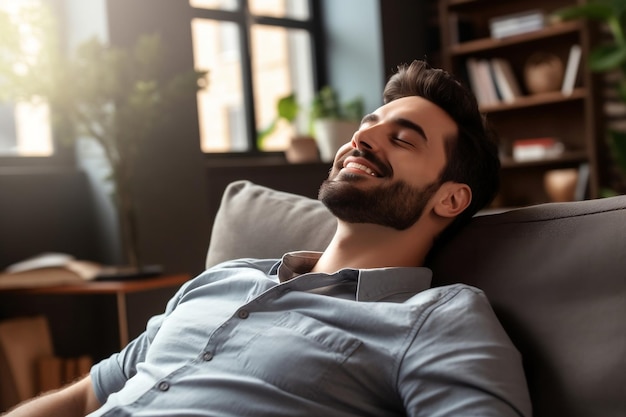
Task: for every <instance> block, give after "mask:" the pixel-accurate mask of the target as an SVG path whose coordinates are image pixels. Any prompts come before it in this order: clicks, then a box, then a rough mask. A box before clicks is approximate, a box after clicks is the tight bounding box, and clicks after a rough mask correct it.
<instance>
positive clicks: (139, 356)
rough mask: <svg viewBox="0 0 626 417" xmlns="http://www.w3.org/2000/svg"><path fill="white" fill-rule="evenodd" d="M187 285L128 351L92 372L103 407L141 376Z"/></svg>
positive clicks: (111, 357)
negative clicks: (139, 372) (140, 367)
mask: <svg viewBox="0 0 626 417" xmlns="http://www.w3.org/2000/svg"><path fill="white" fill-rule="evenodd" d="M186 286H187V285H186V284H185V285H184V286H183V287H181V288H180V289H179V290H178V292H177V293H176V294H175V295H174V297H172V298H171V299H170V300H169V301H168V303H167V306H166V308H165V312H164V313H163V314H160V315H156V316H153V317H152V318H151V319H150V320H149V321H148V324H147V326H146V330H145V331H144V332H143V333H142V334H141V335H139V336H138V337H137V338H136V339H134V340H132V341H131V342H130V343H129V344H128V345H126V347H125V348H124V349H122V350H121V351H120V352H118V353H114V354H113V355H111V356H110V357H109V358H107V359H104V360H102V361H101V362H99V363H97V364H95V365H94V366H93V367H92V368H91V371H90V376H91V380H92V384H93V388H94V391H95V393H96V396H97V397H98V400H99V401H100V403H101V404H104V403H105V402H106V400H107V398H108V397H109V395H111V394H113V393H115V392H117V391H119V390H120V389H122V387H123V386H124V384H126V381H127V380H128V379H130V378H132V377H133V375H135V374H136V373H137V365H138V364H139V363H141V362H143V361H144V359H145V357H146V354H147V352H148V348H149V347H150V344H151V343H152V340H154V338H155V336H156V334H157V333H158V331H159V329H160V328H161V324H162V323H163V320H164V319H165V318H166V317H167V316H168V315H169V314H170V313H171V312H172V311H174V309H175V308H176V305H177V304H178V302H179V300H180V298H181V296H182V294H183V293H184V289H185V288H186Z"/></svg>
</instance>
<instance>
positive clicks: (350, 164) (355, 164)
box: [344, 162, 380, 177]
mask: <svg viewBox="0 0 626 417" xmlns="http://www.w3.org/2000/svg"><path fill="white" fill-rule="evenodd" d="M344 168H350V169H356V170H359V171H363V172H365V173H366V174H367V175H371V176H372V177H380V175H379V174H378V173H377V172H376V171H374V170H373V169H371V168H370V167H368V166H365V165H363V164H359V163H358V162H348V163H347V164H345V165H344Z"/></svg>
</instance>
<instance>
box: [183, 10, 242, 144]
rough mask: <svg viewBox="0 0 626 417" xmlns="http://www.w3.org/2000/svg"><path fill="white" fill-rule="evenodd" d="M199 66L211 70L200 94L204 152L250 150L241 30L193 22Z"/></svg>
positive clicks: (225, 24) (232, 25) (222, 24)
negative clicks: (243, 81) (242, 71)
mask: <svg viewBox="0 0 626 417" xmlns="http://www.w3.org/2000/svg"><path fill="white" fill-rule="evenodd" d="M191 28H192V35H193V48H194V61H195V67H196V69H198V70H204V71H208V72H209V74H208V77H207V78H208V86H207V88H206V89H203V90H201V91H200V92H199V93H198V115H199V119H200V141H201V148H202V150H203V151H204V152H233V151H247V150H249V148H248V140H247V138H246V129H245V126H246V122H245V117H246V116H245V110H244V105H243V89H242V74H241V51H240V50H239V36H240V34H239V29H238V27H237V25H236V24H235V23H232V22H220V21H217V20H209V19H193V20H192V22H191Z"/></svg>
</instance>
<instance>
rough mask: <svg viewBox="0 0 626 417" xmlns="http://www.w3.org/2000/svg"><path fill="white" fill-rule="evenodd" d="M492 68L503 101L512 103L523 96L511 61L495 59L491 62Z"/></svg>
mask: <svg viewBox="0 0 626 417" xmlns="http://www.w3.org/2000/svg"><path fill="white" fill-rule="evenodd" d="M491 68H492V70H493V75H494V81H495V83H496V86H497V87H498V92H499V94H500V97H501V98H502V101H504V102H505V103H512V102H514V101H515V99H516V98H518V97H521V96H522V90H521V88H520V85H519V83H518V82H517V78H515V74H514V73H513V68H512V67H511V63H510V62H509V61H507V60H505V59H502V58H493V59H492V60H491Z"/></svg>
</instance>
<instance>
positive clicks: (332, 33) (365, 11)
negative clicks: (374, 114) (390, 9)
mask: <svg viewBox="0 0 626 417" xmlns="http://www.w3.org/2000/svg"><path fill="white" fill-rule="evenodd" d="M322 16H323V19H324V32H325V49H326V56H327V62H326V69H327V72H328V83H329V84H330V85H332V86H333V87H334V88H335V89H336V90H337V92H338V93H339V97H340V99H341V100H342V101H348V100H352V99H353V98H355V97H358V96H361V97H362V98H363V101H364V104H365V111H366V112H371V111H373V110H374V109H376V108H377V107H379V106H380V105H381V103H382V98H381V93H382V89H383V86H384V81H385V74H384V66H383V51H382V35H381V21H380V7H379V0H341V1H337V0H323V1H322Z"/></svg>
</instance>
